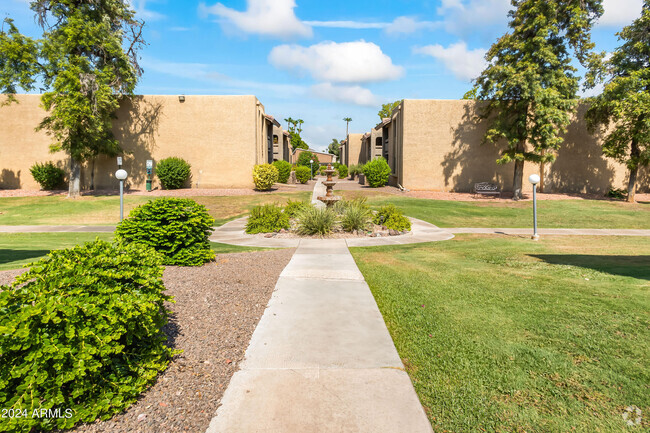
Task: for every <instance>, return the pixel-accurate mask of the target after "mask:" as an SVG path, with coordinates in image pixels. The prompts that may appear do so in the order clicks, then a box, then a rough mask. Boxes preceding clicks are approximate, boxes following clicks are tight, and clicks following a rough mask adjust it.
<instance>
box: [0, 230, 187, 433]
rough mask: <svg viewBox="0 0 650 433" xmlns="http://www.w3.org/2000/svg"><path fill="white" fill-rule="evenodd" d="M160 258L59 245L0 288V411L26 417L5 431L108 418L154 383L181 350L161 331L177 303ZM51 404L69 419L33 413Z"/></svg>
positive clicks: (95, 245)
mask: <svg viewBox="0 0 650 433" xmlns="http://www.w3.org/2000/svg"><path fill="white" fill-rule="evenodd" d="M161 261H162V258H161V257H160V255H158V254H157V253H156V252H155V251H152V250H151V249H149V248H147V247H144V246H141V245H123V244H115V245H111V244H109V243H107V242H104V241H100V240H97V241H95V242H89V243H87V244H85V245H83V246H76V247H74V248H71V249H67V250H59V251H52V252H50V254H49V255H48V256H47V257H46V258H44V259H42V260H40V261H38V262H36V263H34V264H32V265H31V268H30V270H29V271H27V272H26V273H24V274H23V275H20V276H19V277H17V278H16V280H15V281H14V283H12V284H11V285H10V286H2V287H0V358H1V361H0V407H1V408H13V409H15V410H16V411H18V410H20V411H21V414H22V415H23V416H21V417H5V418H4V419H3V420H2V423H1V424H2V425H0V431H12V432H13V431H15V432H17V431H23V432H29V431H48V430H53V429H69V428H72V427H73V426H74V425H75V424H77V423H79V422H82V421H83V422H93V421H94V420H96V419H97V418H102V419H107V418H109V417H110V416H111V415H113V414H115V413H118V412H121V411H123V410H124V409H126V408H127V407H129V406H130V405H131V404H132V403H133V402H135V401H136V399H137V398H138V395H139V394H140V393H142V392H143V391H144V390H146V389H147V388H148V387H149V386H150V385H151V384H152V383H153V382H154V381H155V379H156V376H157V374H158V372H160V371H163V370H164V369H165V368H166V367H167V365H168V363H169V360H170V358H171V356H172V355H173V354H174V353H175V352H174V351H172V350H171V349H170V348H168V347H166V346H165V345H164V342H165V340H166V338H165V336H164V334H163V333H162V332H161V328H162V327H163V325H164V324H165V323H166V322H167V318H168V314H169V312H168V311H167V310H166V309H165V306H164V301H171V300H172V298H171V297H169V296H166V295H164V293H163V292H164V290H165V287H164V285H163V281H162V275H163V268H162V266H161ZM43 409H51V410H52V411H54V410H56V409H59V410H61V415H60V416H61V417H58V418H57V417H41V416H40V415H39V416H33V411H34V410H38V411H39V413H40V411H41V410H43ZM68 410H69V411H68ZM65 416H68V418H66V417H65Z"/></svg>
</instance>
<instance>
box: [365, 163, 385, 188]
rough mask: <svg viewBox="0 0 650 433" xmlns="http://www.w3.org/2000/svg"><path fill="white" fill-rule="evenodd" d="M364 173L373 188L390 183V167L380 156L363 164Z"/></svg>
mask: <svg viewBox="0 0 650 433" xmlns="http://www.w3.org/2000/svg"><path fill="white" fill-rule="evenodd" d="M363 174H365V175H366V180H367V181H368V185H370V186H371V187H372V188H379V187H382V186H385V185H386V184H387V183H388V177H389V176H390V167H389V166H388V163H387V162H386V160H385V159H384V158H382V157H379V158H376V159H373V160H372V161H370V162H368V163H366V164H365V165H364V166H363Z"/></svg>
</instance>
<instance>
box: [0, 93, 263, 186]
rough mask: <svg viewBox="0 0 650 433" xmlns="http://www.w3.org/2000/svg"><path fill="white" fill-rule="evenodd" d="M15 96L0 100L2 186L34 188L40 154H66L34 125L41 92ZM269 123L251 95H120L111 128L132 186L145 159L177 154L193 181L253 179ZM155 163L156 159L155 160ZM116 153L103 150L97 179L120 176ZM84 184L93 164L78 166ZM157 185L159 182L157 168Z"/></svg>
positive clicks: (100, 182) (141, 178)
mask: <svg viewBox="0 0 650 433" xmlns="http://www.w3.org/2000/svg"><path fill="white" fill-rule="evenodd" d="M17 99H18V101H19V103H18V104H11V105H9V106H3V107H0V131H2V134H0V158H1V159H0V173H2V178H0V187H2V188H24V189H38V184H36V183H35V182H34V180H33V179H32V177H31V175H30V174H29V167H30V166H31V165H32V164H33V163H34V162H37V161H50V160H52V161H56V162H57V163H59V164H61V165H63V164H67V161H66V157H65V155H64V154H61V153H59V154H54V155H53V154H50V153H49V152H48V146H49V144H50V143H51V139H50V138H49V137H48V136H46V135H45V134H44V133H43V132H38V133H37V132H34V128H35V127H36V126H37V125H38V123H39V122H40V120H41V119H42V118H43V117H44V115H45V112H44V111H43V110H42V109H41V108H39V104H40V96H39V95H18V96H17ZM268 128H269V124H268V122H267V121H266V120H265V119H264V106H263V105H262V104H261V103H259V101H258V100H257V98H255V96H192V95H190V96H186V97H185V102H183V103H181V102H179V99H178V96H143V97H137V98H134V99H133V100H127V101H125V102H124V103H123V104H122V105H121V107H120V109H119V111H118V113H117V119H116V121H115V123H114V128H113V132H114V134H115V136H116V138H117V139H118V141H119V142H120V144H121V146H122V148H123V149H124V151H125V154H124V168H125V169H126V170H127V171H128V172H129V179H128V183H129V186H130V187H131V188H135V189H144V186H145V179H146V173H145V172H146V170H145V162H146V160H147V159H153V160H154V164H155V162H157V161H159V160H160V159H162V158H166V157H169V156H178V157H182V158H184V159H185V160H187V161H188V162H189V163H190V164H191V165H192V178H191V186H192V187H201V188H214V187H219V188H228V187H233V188H249V187H253V183H252V177H251V173H252V169H253V166H254V165H255V164H256V163H263V162H266V160H267V159H268V146H267V143H268V142H267V137H268ZM154 166H155V165H154ZM115 170H116V163H115V159H114V158H110V159H109V158H105V157H100V158H98V159H97V162H96V165H95V187H96V188H97V189H112V188H115V187H116V186H117V185H118V184H117V181H116V180H115V178H114V175H113V173H114V172H115ZM82 182H83V186H84V187H88V185H89V182H90V170H89V168H88V167H85V168H84V171H83V173H82ZM153 185H154V187H157V186H159V185H158V182H157V178H156V177H155V176H154V183H153Z"/></svg>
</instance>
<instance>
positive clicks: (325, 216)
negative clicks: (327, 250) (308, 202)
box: [296, 206, 336, 235]
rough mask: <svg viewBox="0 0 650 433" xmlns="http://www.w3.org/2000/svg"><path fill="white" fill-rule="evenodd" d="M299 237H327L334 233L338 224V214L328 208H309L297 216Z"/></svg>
mask: <svg viewBox="0 0 650 433" xmlns="http://www.w3.org/2000/svg"><path fill="white" fill-rule="evenodd" d="M296 218H297V219H298V225H297V227H296V233H298V234H299V235H326V234H328V233H331V232H332V229H333V228H334V224H336V213H335V212H334V210H332V209H330V208H326V207H322V208H321V207H315V206H307V207H305V208H304V209H302V210H301V211H300V212H299V213H298V215H297V216H296Z"/></svg>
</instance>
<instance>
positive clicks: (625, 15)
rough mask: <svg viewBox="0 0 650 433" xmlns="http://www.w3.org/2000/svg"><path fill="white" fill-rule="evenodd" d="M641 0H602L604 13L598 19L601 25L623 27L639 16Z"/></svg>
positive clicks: (641, 5)
mask: <svg viewBox="0 0 650 433" xmlns="http://www.w3.org/2000/svg"><path fill="white" fill-rule="evenodd" d="M642 7H643V0H603V8H604V9H605V13H604V14H603V16H602V17H601V18H600V20H598V24H599V25H602V26H612V27H624V26H628V25H630V24H632V21H634V20H635V19H637V18H639V17H640V16H641V9H642Z"/></svg>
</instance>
